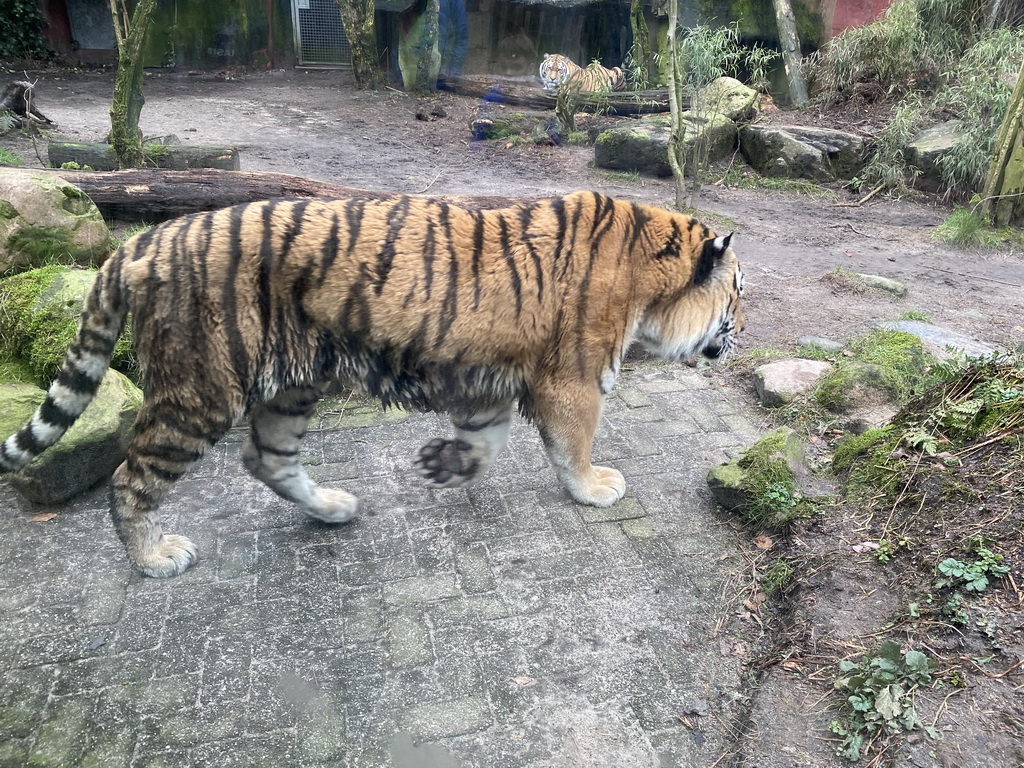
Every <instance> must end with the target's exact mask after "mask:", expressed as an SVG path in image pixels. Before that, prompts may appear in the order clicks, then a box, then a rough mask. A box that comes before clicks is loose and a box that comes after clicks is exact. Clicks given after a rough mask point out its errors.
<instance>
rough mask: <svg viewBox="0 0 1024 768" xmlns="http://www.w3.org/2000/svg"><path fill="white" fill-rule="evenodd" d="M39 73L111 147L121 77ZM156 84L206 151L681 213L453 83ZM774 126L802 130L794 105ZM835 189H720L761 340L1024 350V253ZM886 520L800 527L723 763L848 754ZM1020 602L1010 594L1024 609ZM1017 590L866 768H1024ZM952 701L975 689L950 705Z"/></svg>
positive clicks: (470, 189)
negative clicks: (862, 280) (862, 544)
mask: <svg viewBox="0 0 1024 768" xmlns="http://www.w3.org/2000/svg"><path fill="white" fill-rule="evenodd" d="M29 74H30V76H31V78H32V79H35V78H36V77H38V84H37V87H36V94H37V106H38V108H39V109H40V110H41V111H43V112H44V113H45V114H47V115H48V116H49V117H50V118H52V119H53V120H54V121H55V123H56V126H55V127H54V128H53V129H52V131H50V132H49V133H50V134H51V135H52V136H55V137H61V138H64V139H68V140H76V141H101V140H103V137H104V135H105V133H106V131H107V127H108V109H109V103H110V101H109V100H110V93H111V77H110V75H109V73H98V72H64V71H57V70H53V71H46V72H40V73H29ZM145 87H146V97H147V104H146V107H145V109H144V110H143V113H142V121H141V123H142V128H143V131H144V132H145V133H146V134H147V135H159V134H168V133H173V134H176V135H177V136H178V137H179V138H180V139H181V141H182V142H184V143H187V144H195V145H234V146H236V147H238V148H239V149H240V150H241V158H242V168H243V169H244V170H252V171H276V172H283V173H291V174H297V175H300V176H306V177H310V178H315V179H321V180H324V181H331V182H336V183H340V184H345V185H350V186H354V187H365V188H368V189H377V190H394V191H399V192H406V193H423V192H427V193H437V194H479V195H522V196H542V195H550V194H560V193H564V192H569V191H572V190H576V189H594V190H598V191H601V192H604V193H607V194H610V195H613V196H617V197H622V198H628V199H634V200H638V201H643V202H648V203H654V204H661V205H669V204H671V202H672V200H673V198H674V193H673V188H672V184H671V182H670V181H669V180H655V179H644V178H635V177H630V176H626V175H622V174H609V173H605V172H602V171H600V170H597V169H595V168H594V167H593V162H592V159H593V151H592V149H590V148H588V147H568V146H562V147H555V146H533V145H518V144H513V143H511V142H507V141H499V142H474V141H472V139H471V137H470V133H469V129H468V124H469V121H470V119H471V117H472V116H473V114H474V113H475V111H476V109H477V106H478V105H477V103H476V102H475V101H473V100H470V99H465V98H459V97H454V96H451V95H448V94H440V95H438V96H437V97H436V98H434V99H432V100H431V101H430V102H429V107H430V108H434V107H438V106H439V107H441V108H442V109H441V110H437V109H434V110H433V111H441V112H443V113H444V116H443V117H438V118H436V119H433V120H420V119H417V117H416V113H417V111H425V112H427V113H429V112H430V111H431V109H427V110H420V109H419V108H420V107H421V106H423V104H422V103H421V102H419V101H418V100H417V99H415V98H412V97H410V96H408V95H405V94H402V93H399V92H395V91H385V92H379V93H366V92H359V91H357V90H355V89H354V87H353V82H352V80H351V77H350V75H349V74H348V73H346V72H336V71H300V70H296V71H293V72H268V73H260V74H245V75H233V74H228V73H220V74H213V73H202V74H197V73H165V72H159V73H153V74H151V75H148V76H147V79H146V86H145ZM820 117H821V116H820V115H816V114H814V111H813V110H811V111H809V112H807V113H804V114H802V115H799V116H793V119H794V122H816V121H819V120H818V118H820ZM772 119H773V121H774V122H776V123H779V122H785V114H783V115H781V116H780V115H775V116H773V118H772ZM843 120H844V118H843V115H842V114H835V113H831V114H829V115H828V116H827V122H829V123H830V124H831V125H833V126H835V125H841V124H842V123H843ZM848 122H850V123H851V124H853V125H854V127H855V128H856V129H857V130H861V131H864V130H865V129H868V130H871V129H873V126H870V125H868V126H865V123H864V118H863V116H862V115H858V114H851V115H850V116H849V117H848ZM0 146H3V147H7V148H9V149H12V150H14V151H16V152H17V153H18V154H19V155H20V156H21V157H22V159H23V160H24V162H25V163H26V164H37V163H38V162H39V161H38V160H37V159H36V150H38V152H39V154H40V155H41V156H42V157H43V158H45V141H44V140H40V141H39V142H38V144H37V147H35V148H34V147H33V145H32V143H31V142H29V141H28V140H27V139H25V138H24V137H18V136H7V137H3V138H0ZM735 162H737V163H739V162H741V159H740V158H739V157H737V158H736V160H735ZM826 192H827V194H825V195H823V196H820V197H819V196H814V197H812V196H808V195H803V194H796V193H790V192H770V191H765V190H759V189H751V188H744V189H739V188H730V187H728V186H726V185H724V184H721V185H714V186H708V187H706V188H705V190H704V194H703V197H702V199H701V201H700V208H701V209H702V210H703V211H706V212H707V218H708V220H709V223H711V224H712V226H714V227H715V228H716V229H723V230H729V229H735V230H736V231H737V233H738V236H737V238H736V239H735V240H734V247H735V249H736V251H737V252H738V254H739V255H740V258H741V260H742V262H743V265H744V269H745V272H746V277H747V297H746V314H747V331H746V333H745V334H744V336H743V338H742V340H741V351H750V350H755V349H766V348H768V349H775V350H780V351H783V352H791V351H795V350H796V340H797V339H798V338H799V337H801V336H804V335H817V336H824V337H829V338H832V339H835V340H838V341H844V340H847V339H849V338H851V337H853V336H856V335H860V334H863V333H865V332H867V331H869V330H871V329H872V327H873V326H874V324H875V323H876V322H878V321H881V320H892V319H895V318H897V317H899V316H900V315H901V314H903V313H905V312H908V311H914V312H918V313H923V314H924V315H926V316H928V317H929V318H930V319H931V320H932V322H934V323H937V324H940V325H943V326H946V327H949V328H952V329H954V330H957V331H960V332H963V333H966V334H968V335H969V336H972V337H974V338H976V339H978V340H980V341H983V342H986V343H988V344H990V345H993V346H997V347H1005V348H1015V347H1018V346H1019V345H1021V344H1024V258H1022V256H1021V253H1020V252H1019V251H1017V250H1014V249H1012V248H1011V247H1005V248H1001V249H995V250H964V249H960V248H955V247H950V246H946V245H943V244H941V243H940V242H939V241H938V240H937V239H936V238H935V229H936V227H937V225H939V224H940V223H941V222H942V221H943V219H944V218H945V217H946V216H948V215H949V213H950V212H951V209H950V208H949V207H948V206H945V205H943V204H941V203H940V202H939V201H937V200H935V199H931V198H926V197H922V198H920V199H915V200H893V199H886V198H883V197H876V198H874V199H872V200H870V201H869V202H867V203H865V204H861V205H858V204H857V199H858V198H859V197H861V195H859V194H854V193H853V192H851V191H848V190H846V189H843V188H842V187H839V186H836V187H833V188H831V189H829V190H826ZM836 268H842V269H845V270H851V271H855V272H862V273H872V274H877V275H882V276H885V277H890V278H895V279H897V280H900V281H902V282H903V283H905V284H906V285H907V286H908V288H909V294H908V295H907V296H906V298H904V299H902V300H898V301H897V300H894V299H892V298H891V297H890V296H888V295H887V294H881V293H873V292H863V293H858V292H850V291H842V290H837V289H836V287H835V282H834V281H829V280H827V279H824V278H826V276H828V275H829V274H830V273H832V272H833V271H834V270H836ZM714 375H715V376H717V377H720V378H721V380H722V382H723V383H727V384H729V385H731V386H735V387H738V388H740V389H742V390H743V391H746V392H749V393H750V397H751V402H752V403H753V399H754V398H753V392H752V387H751V385H750V380H749V377H748V376H747V374H746V373H744V372H736V371H735V370H734V371H732V372H728V371H727V372H725V373H718V374H714ZM869 522H870V521H867V522H865V520H864V519H858V518H857V517H856V516H855V515H852V516H850V517H844V516H843V514H842V513H840V514H838V515H833V516H831V517H829V518H827V519H824V520H821V521H817V522H815V523H813V524H811V525H808V526H807V527H806V528H805V529H804V530H802V531H800V532H798V535H797V536H796V541H795V543H794V544H791V547H795V548H796V551H797V554H800V555H801V556H803V557H804V560H803V562H804V563H805V564H806V567H807V572H806V573H805V574H801V576H802V577H803V578H802V579H801V580H798V587H797V588H796V589H795V590H794V591H792V592H791V593H790V594H791V598H792V599H791V602H790V603H789V604H788V605H785V606H782V607H781V609H780V610H778V611H776V612H772V611H768V610H763V611H761V612H760V613H759V615H758V616H757V617H755V618H751V620H750V625H751V628H752V629H751V631H752V635H753V638H754V645H755V646H756V647H758V648H760V655H759V656H756V657H752V660H751V665H750V667H751V669H750V680H751V689H750V691H749V692H748V693H749V695H750V698H749V700H748V705H747V706H746V707H745V709H744V711H745V712H746V717H745V719H744V720H743V722H739V723H736V724H734V725H735V727H736V729H737V733H738V734H743V736H742V738H740V739H739V740H738V741H737V748H736V751H735V752H734V753H733V754H731V755H730V756H729V759H728V760H723V761H722V762H721V763H720V764H721V765H727V764H733V765H741V766H744V767H745V768H747V767H749V768H752V767H753V766H762V768H765V767H768V766H772V767H774V766H779V767H781V766H824V765H830V764H833V763H838V762H839V761H838V759H837V758H835V757H834V754H833V753H834V749H835V746H836V744H835V742H834V741H833V742H829V741H827V739H829V738H830V737H831V734H830V733H829V732H828V730H827V727H825V726H826V725H827V722H828V720H829V719H831V718H832V717H834V716H835V713H834V712H832V711H830V709H829V707H830V703H831V702H832V701H833V698H832V697H831V694H830V691H831V681H830V678H829V674H831V672H830V670H832V669H833V667H834V663H835V662H836V660H837V659H838V658H840V657H842V656H844V655H855V654H856V653H857V652H858V650H863V649H865V648H870V647H871V646H872V645H873V644H874V643H875V642H876V639H877V638H878V637H880V634H878V630H879V629H880V628H882V627H884V626H885V625H886V624H887V623H889V622H890V621H892V619H893V617H894V615H895V614H897V613H898V612H899V610H900V609H901V605H902V601H903V600H904V599H905V595H904V593H903V591H902V588H901V586H900V582H901V580H900V578H899V576H900V574H899V572H898V568H897V570H896V572H894V571H893V570H892V569H889V570H886V569H880V568H878V567H877V562H876V561H874V560H873V559H872V558H870V557H868V558H866V559H865V558H863V557H858V556H855V555H854V554H853V553H852V552H851V551H850V550H849V545H851V544H855V543H857V542H858V541H859V540H860V539H861V538H864V537H869V536H870V535H871V531H870V530H869V529H870V525H869ZM751 535H753V534H751ZM1015 589H1016V587H1014V590H1015ZM1013 599H1014V598H1013V595H1012V594H1010V595H1009V602H1010V603H1012V602H1013ZM1015 599H1016V600H1017V604H1016V611H1017V613H1016V622H1017V623H1016V624H1014V623H1013V620H1012V616H1013V615H1014V614H1013V613H1012V611H1010V613H1009V614H1004V615H1009V616H1011V619H1008V620H1007V621H1004V625H1003V626H1002V627H1001V628H1000V632H1002V633H1003V634H1002V635H1000V636H999V637H1000V638H1001V639H999V640H998V643H999V644H998V647H996V645H997V642H996V639H992V638H989V641H987V642H988V644H987V645H985V644H984V643H982V644H981V645H980V646H978V647H977V648H972V647H971V646H970V643H971V642H975V641H974V640H972V639H971V637H973V635H971V633H970V632H961V633H960V636H959V637H960V640H956V639H955V638H954V641H951V644H948V647H944V648H932V649H931V650H932V651H933V653H934V655H936V656H939V657H942V658H952V659H959V658H960V657H961V656H963V657H964V658H965V659H966V658H968V657H969V656H970V655H971V653H972V651H973V652H976V654H978V655H979V656H980V657H982V658H984V657H985V656H988V655H989V654H990V653H993V654H997V655H998V658H996V663H995V664H993V665H990V666H988V667H986V668H984V669H982V670H981V671H980V672H979V671H978V670H976V669H974V667H972V666H971V664H970V663H968V662H966V661H965V662H964V664H963V665H961V666H962V667H963V670H964V675H965V676H967V677H968V678H969V685H967V686H965V687H960V688H954V687H952V686H949V685H947V687H946V688H945V689H941V690H938V691H931V692H929V694H928V696H929V699H930V700H931V704H929V705H927V706H925V705H922V711H925V712H926V714H927V715H928V717H929V720H928V723H929V724H931V723H933V722H934V724H935V725H936V728H937V729H938V731H939V732H940V734H939V735H940V736H944V737H945V738H942V739H938V740H933V739H930V738H927V739H926V738H924V737H923V736H921V737H920V738H918V735H919V734H918V735H915V736H913V737H912V738H911V739H910V740H908V741H905V742H900V743H899V744H897V745H896V746H894V747H892V748H890V749H888V750H886V751H885V752H883V753H877V754H876V757H875V759H873V760H870V761H869V760H867V759H865V760H864V761H863V762H864V763H869V762H870V763H871V764H879V763H881V764H889V765H900V766H931V765H944V766H945V765H948V766H954V765H955V766H979V767H980V766H986V768H1002V767H1003V766H1006V767H1007V768H1010V767H1011V766H1016V767H1018V768H1019V766H1021V765H1024V755H1022V753H1021V747H1020V746H1019V745H1020V743H1021V741H1022V738H1024V705H1022V702H1021V698H1022V695H1021V692H1020V685H1021V678H1020V671H1021V670H1020V668H1019V667H1016V668H1015V667H1013V659H1014V658H1016V657H1015V656H1014V655H1013V654H1014V653H1018V652H1020V651H1021V628H1020V621H1019V617H1020V594H1019V593H1017V595H1016V598H1015ZM1003 602H1004V603H1005V602H1006V601H1005V600H1004V601H1003ZM758 606H759V603H758V604H757V605H755V606H754V610H753V612H754V613H758V612H759V611H760V609H759V607H758ZM1010 607H1011V608H1012V606H1010ZM748 608H749V606H748ZM759 625H760V626H759ZM975 634H977V633H975ZM993 637H994V635H993ZM982 639H983V640H984V638H982ZM957 642H959V643H960V645H959V646H958V645H957ZM979 642H980V641H979ZM943 654H945V655H943ZM975 666H978V665H975ZM947 693H954V694H955V695H954V696H952V697H951V698H950V699H947V698H946V697H947ZM932 718H934V719H932ZM879 755H880V756H879ZM723 757H724V756H723Z"/></svg>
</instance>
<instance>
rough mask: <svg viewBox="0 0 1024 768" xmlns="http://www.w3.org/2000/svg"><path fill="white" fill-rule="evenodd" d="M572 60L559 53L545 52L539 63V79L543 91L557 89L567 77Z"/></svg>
mask: <svg viewBox="0 0 1024 768" xmlns="http://www.w3.org/2000/svg"><path fill="white" fill-rule="evenodd" d="M572 64H573V62H572V60H571V59H569V58H568V57H566V56H563V55H562V54H560V53H545V54H544V60H543V61H542V62H541V63H540V81H541V84H542V85H543V86H544V90H545V91H555V90H558V86H560V85H561V84H562V83H564V82H565V81H566V79H567V78H568V77H569V70H570V66H571V65H572Z"/></svg>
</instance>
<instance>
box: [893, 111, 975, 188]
mask: <svg viewBox="0 0 1024 768" xmlns="http://www.w3.org/2000/svg"><path fill="white" fill-rule="evenodd" d="M963 135H964V126H963V123H962V122H961V121H959V120H947V121H946V122H944V123H939V124H938V125H933V126H932V127H930V128H925V129H924V130H923V131H920V132H919V133H918V134H917V135H916V136H914V138H913V139H911V140H910V143H909V144H907V148H906V151H905V152H904V157H905V158H906V161H907V165H908V166H912V167H914V168H916V169H917V170H918V171H920V174H919V175H918V177H917V180H916V182H915V186H917V187H918V188H919V189H923V190H925V191H926V192H937V191H939V189H941V188H942V186H943V184H944V183H945V182H944V180H943V178H942V171H941V170H940V168H939V158H941V157H942V156H943V155H945V154H946V153H947V152H949V151H950V150H951V149H952V148H953V146H954V145H955V144H956V143H957V142H958V141H960V139H961V138H963Z"/></svg>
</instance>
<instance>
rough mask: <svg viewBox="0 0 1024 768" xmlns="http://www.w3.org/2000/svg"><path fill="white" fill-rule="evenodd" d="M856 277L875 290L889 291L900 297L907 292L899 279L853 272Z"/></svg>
mask: <svg viewBox="0 0 1024 768" xmlns="http://www.w3.org/2000/svg"><path fill="white" fill-rule="evenodd" d="M855 274H856V275H857V277H859V278H860V279H861V281H862V282H863V283H864V285H865V286H866V287H868V288H871V289H873V290H876V291H884V292H885V293H890V294H892V295H893V296H895V297H897V298H900V299H902V298H903V297H904V296H906V295H907V293H908V292H909V291H908V290H907V286H906V285H904V284H903V283H901V282H900V281H899V280H893V279H892V278H889V277H882V276H881V275H864V274H861V273H860V272H857V273H855Z"/></svg>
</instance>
